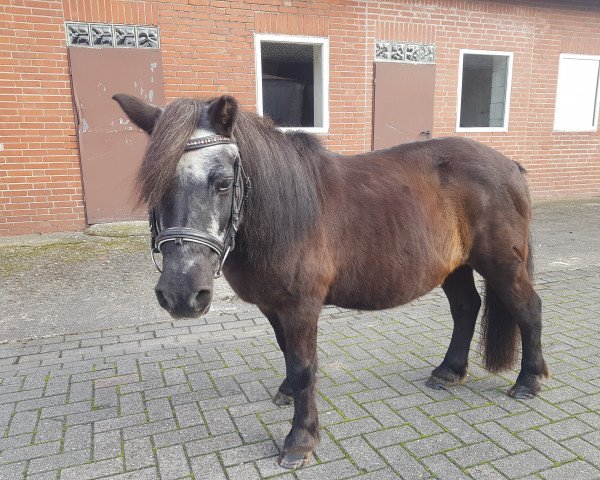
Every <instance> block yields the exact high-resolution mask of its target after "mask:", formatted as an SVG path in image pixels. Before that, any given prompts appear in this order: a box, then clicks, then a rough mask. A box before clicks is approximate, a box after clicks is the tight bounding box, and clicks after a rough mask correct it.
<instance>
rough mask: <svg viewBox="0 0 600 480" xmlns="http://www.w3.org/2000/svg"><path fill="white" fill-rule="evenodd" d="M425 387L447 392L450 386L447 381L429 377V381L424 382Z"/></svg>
mask: <svg viewBox="0 0 600 480" xmlns="http://www.w3.org/2000/svg"><path fill="white" fill-rule="evenodd" d="M425 386H427V387H429V388H432V389H434V390H448V388H450V387H451V386H452V384H451V383H450V382H449V381H447V380H444V379H442V378H439V377H434V376H433V375H431V377H429V379H428V380H427V381H426V382H425Z"/></svg>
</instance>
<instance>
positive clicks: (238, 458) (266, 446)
mask: <svg viewBox="0 0 600 480" xmlns="http://www.w3.org/2000/svg"><path fill="white" fill-rule="evenodd" d="M220 453H221V459H222V460H223V464H224V465H225V466H226V467H229V466H231V465H236V464H238V463H242V462H249V461H252V460H258V459H261V458H266V457H272V456H275V455H277V454H278V453H279V450H278V449H277V448H276V447H275V444H274V443H273V442H272V441H267V442H259V443H254V444H252V445H244V446H240V447H236V448H230V449H228V450H222V451H221V452H220Z"/></svg>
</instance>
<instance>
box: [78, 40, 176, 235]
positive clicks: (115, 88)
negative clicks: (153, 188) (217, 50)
mask: <svg viewBox="0 0 600 480" xmlns="http://www.w3.org/2000/svg"><path fill="white" fill-rule="evenodd" d="M69 62H70V68H71V85H72V89H73V101H74V103H75V112H76V122H77V139H78V142H79V155H80V158H81V170H82V174H83V188H84V194H85V208H86V215H87V222H88V223H89V224H92V223H101V222H112V221H122V220H136V219H144V218H146V217H147V214H146V211H145V210H144V209H138V210H134V207H133V205H134V197H133V187H134V183H133V182H134V180H135V176H136V174H137V170H138V167H139V165H140V163H141V161H142V157H143V154H144V150H145V148H146V144H147V135H146V134H145V133H144V132H143V131H142V130H140V129H139V128H138V127H136V126H135V125H133V124H132V123H131V122H130V121H129V119H128V118H127V116H126V115H125V114H124V113H123V111H122V110H121V108H120V107H119V106H118V104H117V103H116V102H115V101H114V100H112V99H111V97H112V96H113V95H114V94H115V93H129V94H131V95H135V96H137V97H140V98H143V99H145V100H146V101H148V102H150V103H152V104H155V105H164V103H165V98H164V82H163V74H162V61H161V56H160V50H157V49H143V50H142V49H127V48H123V49H116V48H84V47H70V48H69Z"/></svg>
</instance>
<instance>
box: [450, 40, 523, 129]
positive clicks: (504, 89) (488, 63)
mask: <svg viewBox="0 0 600 480" xmlns="http://www.w3.org/2000/svg"><path fill="white" fill-rule="evenodd" d="M511 77H512V53H507V52H488V51H479V50H461V52H460V61H459V82H458V112H457V115H456V120H457V121H456V130H457V131H459V132H466V131H497V132H505V131H507V130H508V108H509V103H510V87H511Z"/></svg>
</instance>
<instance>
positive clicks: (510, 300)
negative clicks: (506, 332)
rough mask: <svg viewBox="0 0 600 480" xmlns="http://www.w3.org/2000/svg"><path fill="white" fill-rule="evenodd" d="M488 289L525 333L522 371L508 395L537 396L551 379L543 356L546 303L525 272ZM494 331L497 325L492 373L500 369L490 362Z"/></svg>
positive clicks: (522, 334) (488, 340) (489, 315)
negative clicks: (547, 380) (543, 316)
mask: <svg viewBox="0 0 600 480" xmlns="http://www.w3.org/2000/svg"><path fill="white" fill-rule="evenodd" d="M487 289H488V291H487V293H486V297H490V296H492V297H493V296H496V295H497V296H498V298H499V300H500V301H501V302H502V303H503V304H504V307H505V312H506V313H508V315H509V317H510V318H512V320H513V321H514V322H515V323H516V325H517V326H518V328H519V332H520V334H521V348H522V355H521V371H520V372H519V375H518V377H517V380H516V382H515V384H514V385H513V386H512V387H511V388H510V390H509V391H508V395H509V396H511V397H514V398H520V399H524V398H531V397H534V396H535V395H537V393H538V392H539V391H540V389H541V382H542V380H543V379H544V378H547V377H549V376H550V373H549V371H548V367H547V365H546V361H545V360H544V357H543V355H542V340H541V338H542V300H541V299H540V297H539V295H538V294H537V293H536V292H535V291H534V289H533V285H532V284H531V280H530V278H529V275H526V274H522V273H518V274H517V275H516V276H515V277H514V278H513V281H512V282H504V281H500V282H494V283H492V282H489V283H488V285H487ZM492 316H493V312H492V311H491V310H490V311H489V314H488V319H487V322H488V323H489V322H492V321H493V317H492ZM493 331H494V326H493V325H490V326H489V327H487V333H486V336H487V337H488V338H487V339H486V343H487V345H486V347H485V348H486V364H489V366H488V368H489V369H490V370H491V371H495V370H499V368H494V367H495V365H494V364H493V363H490V360H491V361H492V362H493V359H492V356H491V355H489V354H488V351H490V350H492V349H491V348H490V345H489V344H490V343H492V342H494V337H493V333H492V332H493ZM507 366H508V365H507Z"/></svg>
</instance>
